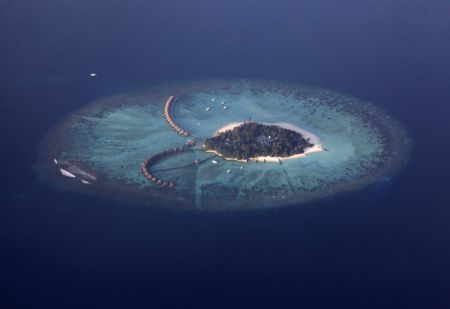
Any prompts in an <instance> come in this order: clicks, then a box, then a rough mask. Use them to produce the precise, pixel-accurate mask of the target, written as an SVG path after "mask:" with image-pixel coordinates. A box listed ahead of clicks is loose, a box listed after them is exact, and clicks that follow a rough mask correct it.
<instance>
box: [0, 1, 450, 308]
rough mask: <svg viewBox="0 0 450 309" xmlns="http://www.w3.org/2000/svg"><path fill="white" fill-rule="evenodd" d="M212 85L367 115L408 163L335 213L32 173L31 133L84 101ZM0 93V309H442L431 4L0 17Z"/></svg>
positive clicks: (61, 5)
mask: <svg viewBox="0 0 450 309" xmlns="http://www.w3.org/2000/svg"><path fill="white" fill-rule="evenodd" d="M91 72H96V73H97V74H98V77H97V78H95V79H92V78H89V73H91ZM228 78H252V79H262V80H264V79H266V80H276V81H281V82H290V83H301V84H305V85H308V86H313V87H321V88H325V89H330V90H333V91H338V92H342V93H345V94H349V95H352V96H355V97H357V98H360V99H362V100H365V101H368V102H372V103H373V104H375V105H377V106H379V107H381V108H383V109H384V110H385V111H387V112H388V113H390V115H391V116H393V117H394V118H395V119H397V120H399V121H401V122H402V123H403V124H404V125H405V127H406V128H407V131H408V134H409V136H410V137H411V139H412V140H413V143H414V146H413V150H412V155H411V159H410V161H409V163H408V165H407V166H406V168H405V169H404V170H403V171H402V172H401V173H400V174H398V175H396V176H394V177H391V178H386V179H385V180H384V181H382V182H380V183H377V184H376V185H373V186H371V187H368V188H366V189H364V190H362V191H358V192H355V193H351V194H347V195H345V196H339V197H335V198H329V199H327V200H325V201H321V202H316V203H310V204H307V205H302V206H298V207H286V208H281V209H277V210H267V211H256V212H242V213H222V214H208V213H205V214H203V213H191V212H177V211H170V210H162V209H158V208H157V207H150V206H148V207H145V206H142V205H135V204H131V203H130V204H126V203H119V202H113V201H110V200H106V199H99V198H93V197H88V196H85V195H81V194H78V193H74V192H71V191H64V190H56V189H52V188H51V187H50V186H48V185H47V184H45V183H42V182H41V181H39V179H38V178H37V174H36V173H35V171H34V170H33V165H34V164H35V162H36V160H37V155H38V151H39V149H38V145H39V142H40V141H41V140H42V138H43V136H44V134H45V133H46V132H47V130H49V129H50V128H51V127H52V125H53V124H54V123H56V122H57V121H58V120H60V119H61V118H62V117H63V116H64V115H66V114H68V113H70V112H71V111H73V110H75V109H77V108H79V107H81V106H83V105H85V104H87V103H89V102H92V101H93V100H95V99H98V98H101V97H103V96H107V95H113V94H117V93H121V92H126V91H132V90H138V89H142V88H144V87H149V86H154V85H158V84H164V83H168V82H180V81H191V80H199V79H203V80H204V79H228ZM0 83H1V88H0V147H1V148H0V173H1V177H0V308H450V293H449V291H450V263H449V261H450V224H449V223H450V121H449V115H450V107H449V106H450V3H449V2H448V1H445V0H434V1H425V0H423V1H419V0H409V1H402V0H399V1H387V0H380V1H369V0H366V1H364V0H362V1H337V0H336V1H334V0H328V1H325V0H304V1H206V0H204V1H201V0H199V1H83V0H82V1H48V0H43V1H31V0H29V1H1V2H0Z"/></svg>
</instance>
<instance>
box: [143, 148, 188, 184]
mask: <svg viewBox="0 0 450 309" xmlns="http://www.w3.org/2000/svg"><path fill="white" fill-rule="evenodd" d="M186 150H188V148H187V147H177V148H172V149H168V150H166V151H163V152H160V153H158V154H156V155H154V156H151V157H150V158H148V159H147V160H145V161H144V162H143V163H142V164H141V173H142V175H144V177H145V178H147V179H148V180H149V181H151V182H152V183H154V184H157V185H159V186H161V187H163V188H173V187H175V185H176V183H175V182H172V181H165V180H162V179H160V178H158V177H156V176H155V175H154V174H153V173H152V171H151V169H150V167H151V166H152V165H153V164H155V163H156V162H158V161H161V160H163V159H164V158H165V157H167V156H170V155H173V154H176V153H180V152H183V151H186Z"/></svg>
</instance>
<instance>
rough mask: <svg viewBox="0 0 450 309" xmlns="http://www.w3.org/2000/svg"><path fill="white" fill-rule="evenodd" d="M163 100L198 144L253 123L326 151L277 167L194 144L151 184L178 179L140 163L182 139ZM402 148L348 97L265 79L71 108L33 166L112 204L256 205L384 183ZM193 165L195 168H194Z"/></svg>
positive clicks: (370, 109) (399, 137)
mask: <svg viewBox="0 0 450 309" xmlns="http://www.w3.org/2000/svg"><path fill="white" fill-rule="evenodd" d="M170 95H174V96H175V97H176V98H177V101H176V103H175V105H174V110H173V117H174V119H175V121H176V122H177V124H178V125H179V126H180V127H182V128H183V129H185V130H187V131H189V132H190V133H191V135H192V136H194V137H195V139H196V141H197V145H198V144H200V145H201V141H202V140H204V139H205V138H207V137H210V136H211V135H213V134H214V132H216V131H217V130H218V129H220V128H222V127H224V126H226V125H227V124H229V123H232V122H243V121H245V120H246V119H248V118H249V117H251V119H252V120H253V121H258V122H264V123H289V124H292V125H295V126H297V127H300V128H303V129H305V130H308V131H310V132H312V133H313V134H315V135H317V136H318V137H319V138H320V141H321V145H322V147H324V148H326V149H327V150H328V151H321V152H316V153H311V154H309V155H308V156H306V157H302V158H297V159H290V160H284V161H283V162H282V164H279V163H275V162H267V163H262V162H260V163H256V162H252V161H251V162H248V163H242V162H236V161H228V160H224V159H223V158H221V157H213V155H212V154H211V153H205V152H204V151H203V150H202V149H201V147H195V149H193V150H190V151H187V152H184V153H181V154H178V155H174V156H171V157H168V158H167V159H166V160H163V161H160V162H159V163H157V164H156V165H154V166H152V171H154V173H155V174H156V175H157V176H158V177H159V178H161V179H164V180H170V181H175V182H176V183H177V186H176V187H175V188H172V189H166V188H160V187H158V186H157V185H155V184H153V183H151V182H149V181H147V180H146V179H145V178H144V177H143V175H142V174H141V171H140V165H141V163H142V162H143V161H144V160H145V159H147V158H148V157H149V156H151V155H153V154H156V153H159V152H162V151H164V150H166V149H168V148H173V147H178V146H182V145H184V144H185V143H186V141H187V138H185V137H182V136H180V135H178V134H177V133H176V132H175V131H174V130H173V129H172V128H170V127H169V126H168V125H167V123H166V122H165V120H164V117H163V106H164V103H165V101H166V99H167V98H168V97H169V96H170ZM224 106H226V108H224ZM409 148H410V142H409V139H408V137H407V135H406V133H405V130H404V129H403V127H402V125H400V124H399V123H398V122H397V121H396V120H394V119H392V118H391V117H390V116H389V115H388V114H386V113H385V112H384V111H382V110H381V109H379V108H377V107H376V106H375V105H373V104H370V103H367V102H362V101H360V100H358V99H355V98H353V97H351V96H348V95H344V94H340V93H337V92H333V91H328V90H323V89H318V88H309V87H304V86H299V85H293V84H283V83H278V82H270V81H255V80H220V81H199V82H187V83H177V84H168V85H163V86H158V87H153V88H150V89H147V90H143V91H139V92H132V93H124V94H120V95H114V96H110V97H105V98H101V99H99V100H97V101H95V102H92V103H91V104H88V105H86V106H85V107H83V108H81V109H80V110H77V111H75V112H73V113H72V114H70V115H68V116H67V117H65V118H64V119H63V120H62V121H61V122H60V123H58V124H57V125H55V127H54V128H53V129H52V130H51V131H50V132H49V133H48V134H47V136H46V137H45V139H44V141H43V143H42V147H41V156H40V160H39V163H38V165H37V169H38V171H39V174H40V175H41V176H42V178H43V179H45V180H46V181H48V182H50V183H51V184H53V185H56V186H58V187H60V188H64V189H70V190H75V191H79V192H85V193H88V194H95V195H100V196H104V197H108V198H112V199H117V200H126V201H132V202H138V203H144V204H148V205H155V206H161V207H169V208H180V209H197V210H212V211H214V210H243V209H261V208H270V207H279V206H284V205H298V204H302V203H305V202H309V201H312V200H316V199H319V198H324V197H329V196H333V195H336V194H340V193H344V192H348V191H352V190H356V189H359V188H362V187H364V186H367V185H369V184H371V183H374V182H377V181H379V180H382V179H385V177H389V176H391V175H393V174H395V173H396V172H397V171H398V170H399V169H400V167H402V166H403V165H404V163H405V162H406V161H407V157H408V152H409ZM55 159H56V161H55ZM194 160H200V161H201V162H202V163H201V164H200V165H199V166H195V165H194V164H193V162H194ZM212 160H215V161H217V162H218V163H217V164H214V163H213V162H211V161H212ZM55 162H57V164H55ZM62 167H63V168H65V169H67V170H69V171H78V170H82V171H85V172H87V173H89V174H90V175H93V176H95V180H94V178H91V179H84V180H89V181H88V182H89V184H87V183H83V182H81V181H80V180H81V179H83V177H82V174H80V173H78V174H76V173H75V176H77V177H74V178H70V177H64V176H63V175H61V173H60V170H59V169H60V168H62ZM85 182H86V181H85Z"/></svg>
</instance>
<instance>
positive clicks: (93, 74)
mask: <svg viewBox="0 0 450 309" xmlns="http://www.w3.org/2000/svg"><path fill="white" fill-rule="evenodd" d="M89 76H90V77H97V73H91V74H89Z"/></svg>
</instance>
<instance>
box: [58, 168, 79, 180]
mask: <svg viewBox="0 0 450 309" xmlns="http://www.w3.org/2000/svg"><path fill="white" fill-rule="evenodd" d="M59 171H60V172H61V174H62V175H63V176H66V177H69V178H76V177H77V176H75V175H74V174H72V173H71V172H69V171H66V170H64V169H62V168H60V169H59Z"/></svg>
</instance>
